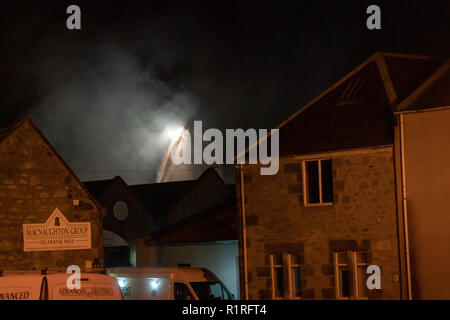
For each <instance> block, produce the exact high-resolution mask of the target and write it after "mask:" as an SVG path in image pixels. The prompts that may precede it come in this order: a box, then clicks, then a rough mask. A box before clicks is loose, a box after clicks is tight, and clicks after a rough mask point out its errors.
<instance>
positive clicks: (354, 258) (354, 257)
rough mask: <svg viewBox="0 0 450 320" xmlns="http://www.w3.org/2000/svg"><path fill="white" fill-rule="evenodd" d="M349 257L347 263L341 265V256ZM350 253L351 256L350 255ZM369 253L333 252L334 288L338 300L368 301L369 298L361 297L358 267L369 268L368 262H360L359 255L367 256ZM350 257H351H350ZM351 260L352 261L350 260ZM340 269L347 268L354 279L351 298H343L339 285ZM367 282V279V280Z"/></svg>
mask: <svg viewBox="0 0 450 320" xmlns="http://www.w3.org/2000/svg"><path fill="white" fill-rule="evenodd" d="M342 253H343V254H346V255H347V263H339V254H342ZM349 253H350V255H349ZM367 253H368V251H350V250H349V251H338V252H333V263H334V288H335V293H336V299H338V300H349V299H352V300H368V299H369V297H360V296H359V292H358V290H359V285H358V267H361V266H367V265H368V263H367V262H358V254H367ZM349 256H350V257H349ZM348 258H350V261H349V259H348ZM350 264H351V265H350ZM339 267H347V268H348V269H349V270H350V271H351V272H350V277H352V279H353V281H352V286H351V287H350V296H348V297H341V296H340V292H341V288H340V284H339V270H340V268H339ZM366 280H367V279H366Z"/></svg>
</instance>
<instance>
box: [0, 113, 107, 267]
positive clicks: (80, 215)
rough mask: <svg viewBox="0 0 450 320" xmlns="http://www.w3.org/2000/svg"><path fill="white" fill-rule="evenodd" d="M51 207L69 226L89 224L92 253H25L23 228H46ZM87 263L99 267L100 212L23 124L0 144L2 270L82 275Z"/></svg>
mask: <svg viewBox="0 0 450 320" xmlns="http://www.w3.org/2000/svg"><path fill="white" fill-rule="evenodd" d="M73 200H79V205H78V206H76V207H74V205H73ZM55 208H59V210H60V211H61V212H62V213H63V214H64V215H65V217H66V218H67V219H68V220H69V221H70V222H91V233H92V234H91V240H92V248H91V249H83V250H62V251H34V252H24V251H23V233H22V228H23V227H22V226H23V224H28V223H44V222H45V221H46V220H47V219H48V218H49V216H50V215H51V214H52V212H53V211H54V210H55ZM86 260H91V261H92V262H93V263H94V262H98V263H99V266H100V267H103V246H102V220H101V213H100V211H99V209H98V207H97V206H96V205H95V203H94V202H93V201H92V200H91V199H90V197H89V195H88V193H87V192H86V191H85V190H84V189H83V188H82V187H81V186H80V183H79V181H78V180H77V179H76V178H75V177H74V175H73V174H72V173H71V172H70V170H68V169H67V167H66V166H65V165H64V164H63V162H62V161H61V160H60V158H59V157H58V156H57V155H56V153H55V152H54V151H53V149H52V148H51V147H50V146H49V145H48V144H47V143H46V141H45V139H44V138H43V137H42V136H41V134H40V133H39V132H38V131H36V129H35V127H34V125H33V124H32V123H31V122H30V121H29V120H27V119H25V120H22V121H21V123H20V124H19V125H18V127H17V128H15V129H14V130H13V132H11V133H10V134H9V135H8V136H6V137H5V138H4V139H3V140H2V141H1V142H0V269H3V270H30V269H32V268H36V269H37V270H39V269H41V268H44V267H48V268H49V269H55V268H57V269H62V268H63V269H65V268H67V266H69V265H71V264H77V265H79V266H80V267H81V268H82V270H83V269H84V268H85V262H86Z"/></svg>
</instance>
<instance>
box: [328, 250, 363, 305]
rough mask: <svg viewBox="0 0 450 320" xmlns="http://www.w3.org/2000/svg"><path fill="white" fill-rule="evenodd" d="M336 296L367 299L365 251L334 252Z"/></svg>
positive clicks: (339, 297)
mask: <svg viewBox="0 0 450 320" xmlns="http://www.w3.org/2000/svg"><path fill="white" fill-rule="evenodd" d="M333 258H334V279H335V286H336V298H338V299H367V284H366V281H367V274H366V269H367V252H362V251H346V252H335V253H334V257H333Z"/></svg>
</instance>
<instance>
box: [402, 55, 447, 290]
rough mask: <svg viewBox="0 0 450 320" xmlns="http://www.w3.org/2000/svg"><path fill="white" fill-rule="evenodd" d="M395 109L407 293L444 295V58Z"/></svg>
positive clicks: (445, 248)
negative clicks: (408, 277)
mask: <svg viewBox="0 0 450 320" xmlns="http://www.w3.org/2000/svg"><path fill="white" fill-rule="evenodd" d="M398 109H399V111H398V112H397V117H398V127H397V130H398V131H399V132H398V137H399V139H398V140H399V141H398V149H399V150H398V153H399V155H400V157H401V158H402V159H403V161H401V164H402V166H403V173H404V188H403V190H402V192H403V195H402V198H403V199H404V201H403V202H404V208H403V212H402V213H403V214H404V215H405V217H406V219H407V226H408V229H407V232H408V234H407V236H408V238H409V248H408V249H409V250H408V251H409V253H410V254H409V255H410V257H409V258H410V270H411V284H412V290H411V294H412V298H414V299H450V276H449V275H448V270H450V254H449V252H450V232H449V230H450V215H449V210H450V169H449V166H448V164H449V163H450V143H449V141H450V61H447V63H445V64H444V65H443V66H442V67H441V68H439V69H438V70H437V71H436V72H435V73H434V74H433V75H432V76H430V78H428V79H427V80H426V81H425V82H424V83H423V84H422V85H421V86H419V87H418V88H417V89H416V90H415V91H414V92H413V93H412V94H411V95H410V96H409V97H408V98H406V99H405V100H404V101H403V102H402V103H401V104H400V105H399V108H398Z"/></svg>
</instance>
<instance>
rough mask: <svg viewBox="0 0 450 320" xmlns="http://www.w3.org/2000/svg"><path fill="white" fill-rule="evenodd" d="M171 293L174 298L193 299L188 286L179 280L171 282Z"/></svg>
mask: <svg viewBox="0 0 450 320" xmlns="http://www.w3.org/2000/svg"><path fill="white" fill-rule="evenodd" d="M173 291H174V292H173V293H174V297H175V300H194V297H193V296H192V294H191V291H190V290H189V288H188V286H187V285H186V284H184V283H181V282H175V283H174V284H173Z"/></svg>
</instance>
